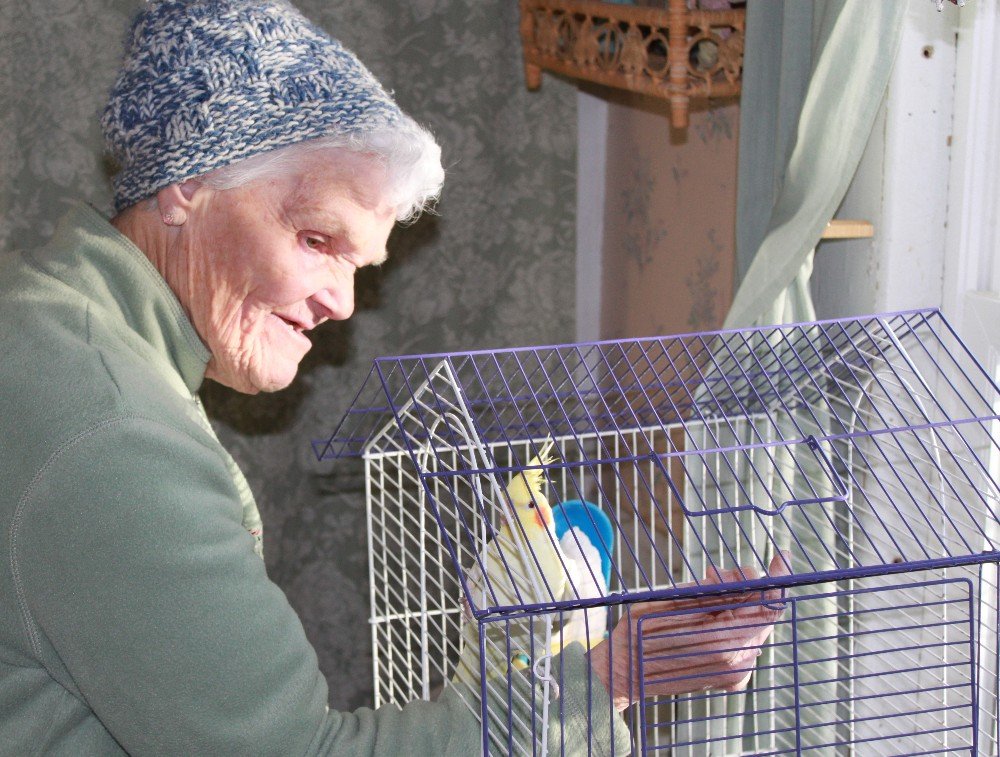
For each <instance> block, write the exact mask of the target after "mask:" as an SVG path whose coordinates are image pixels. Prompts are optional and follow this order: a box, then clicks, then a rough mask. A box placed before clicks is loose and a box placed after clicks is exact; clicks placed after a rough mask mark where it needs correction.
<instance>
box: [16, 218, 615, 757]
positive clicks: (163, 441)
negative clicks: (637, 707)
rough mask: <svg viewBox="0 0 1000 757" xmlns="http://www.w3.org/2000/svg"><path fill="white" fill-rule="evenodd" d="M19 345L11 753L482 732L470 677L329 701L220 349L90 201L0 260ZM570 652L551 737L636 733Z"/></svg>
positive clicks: (468, 740) (413, 748)
mask: <svg viewBox="0 0 1000 757" xmlns="http://www.w3.org/2000/svg"><path fill="white" fill-rule="evenodd" d="M0 355H2V360H0V386H2V387H3V388H2V392H0V526H2V528H3V534H4V536H5V539H6V541H5V550H6V557H7V559H6V560H4V562H3V566H2V568H0V754H12V755H14V754H16V755H24V754H35V753H40V754H66V755H91V754H115V753H120V752H122V751H124V752H128V753H132V754H164V755H194V754H211V755H226V754H239V755H251V754H253V755H257V754H260V755H266V754H274V755H299V754H351V755H354V754H382V755H399V754H411V755H438V754H449V755H450V754H454V755H469V754H476V753H478V752H479V751H480V750H481V743H482V741H481V739H482V736H481V729H480V726H479V723H478V722H477V719H476V718H475V717H474V716H473V715H472V713H471V711H470V709H469V708H468V707H467V706H466V705H465V703H464V702H463V701H462V699H461V696H460V695H461V693H462V692H460V691H459V690H458V689H457V688H456V687H449V688H446V689H445V691H444V693H443V694H442V696H441V697H440V699H439V700H438V701H437V702H433V703H431V702H416V703H412V704H410V705H407V706H406V707H403V708H402V709H399V708H395V707H383V708H381V709H379V710H377V711H372V710H368V709H362V710H358V711H356V712H353V713H342V712H335V711H330V710H329V709H328V707H327V704H326V702H327V682H326V681H325V680H324V678H323V676H322V675H321V674H320V671H319V668H318V667H317V663H316V656H315V653H314V652H313V649H312V647H311V646H310V644H309V642H308V641H307V640H306V637H305V635H304V633H303V630H302V626H301V624H300V622H299V619H298V617H297V616H296V614H295V612H294V611H293V610H292V608H291V607H290V606H289V604H288V602H287V601H286V599H285V596H284V594H283V593H282V592H281V590H280V589H279V588H278V587H277V586H276V585H275V584H273V583H272V582H271V581H270V580H268V578H267V575H266V574H265V570H264V563H263V561H262V560H261V559H260V558H259V557H258V555H257V554H256V553H255V551H254V547H255V544H254V539H253V537H252V536H251V535H250V533H249V532H248V531H247V529H246V528H245V527H244V525H243V505H244V504H245V496H244V497H243V499H242V500H241V491H240V486H241V481H239V480H234V476H233V472H232V470H231V467H232V460H231V458H229V456H228V455H227V454H226V452H225V450H223V449H222V447H221V446H220V445H219V443H218V441H217V440H216V439H215V437H214V435H213V434H212V433H211V429H210V428H209V427H207V426H206V424H205V421H204V416H203V413H202V411H201V409H200V407H199V405H198V402H197V397H196V394H195V392H196V391H197V390H198V388H199V386H200V385H201V383H202V379H203V377H204V372H205V365H206V362H207V360H208V357H209V353H208V351H207V350H206V348H205V346H204V345H203V344H202V342H201V341H200V340H199V338H198V336H197V334H196V333H195V331H194V329H193V328H192V326H191V324H190V322H189V321H188V319H187V317H186V316H185V314H184V312H183V310H182V309H181V307H180V304H179V303H178V301H177V299H176V298H175V296H174V295H173V293H172V292H171V291H170V290H169V288H168V287H167V285H166V283H165V282H164V281H163V279H162V278H161V277H160V276H159V274H158V273H157V272H156V270H155V269H154V268H153V267H152V265H151V264H150V263H149V262H148V260H147V259H146V258H145V257H144V256H143V254H142V253H141V252H140V251H139V250H138V249H137V248H136V247H135V246H134V245H132V244H131V243H130V242H129V241H128V240H127V239H126V238H125V237H123V236H121V235H120V234H118V232H117V231H116V230H115V229H114V228H113V227H112V226H111V225H110V224H109V223H108V222H107V221H106V220H105V219H104V218H102V217H101V216H100V215H99V214H98V213H96V212H95V211H93V210H92V209H90V208H89V207H87V206H84V205H80V206H76V207H74V208H73V209H72V211H71V212H70V213H69V214H68V215H67V216H66V218H64V219H63V221H62V223H61V224H60V226H59V228H58V230H57V232H56V234H55V236H54V237H53V239H52V241H51V242H50V243H49V244H48V245H47V246H46V247H45V248H43V249H42V250H41V251H40V252H38V253H37V254H31V255H27V254H25V255H16V256H7V257H6V258H5V259H4V260H3V262H2V264H0ZM237 478H238V477H237ZM244 494H245V493H244ZM358 622H363V619H359V620H358ZM554 665H556V666H562V670H563V685H562V690H561V697H560V701H559V702H558V703H557V709H558V711H559V712H560V713H561V714H562V723H561V725H562V728H561V729H560V728H559V724H555V726H554V730H553V731H552V733H551V735H550V740H553V742H554V743H556V744H558V743H559V742H560V740H563V739H564V741H563V745H564V746H565V751H566V753H567V754H572V753H574V752H578V751H581V750H585V749H586V741H587V737H588V733H589V737H590V739H591V747H592V748H594V749H595V750H596V752H595V753H598V754H600V753H607V752H609V751H611V749H610V747H611V744H612V743H616V744H617V745H618V748H619V749H621V748H623V747H627V733H626V732H625V728H624V726H623V725H622V724H621V721H620V720H618V719H617V718H614V719H612V718H611V716H610V707H609V700H608V695H607V692H605V691H604V690H603V688H602V687H601V685H600V683H598V682H597V681H596V680H593V679H590V680H588V675H587V673H588V666H587V663H586V660H585V658H584V656H583V652H582V649H580V648H579V647H578V646H577V647H575V648H569V649H567V650H565V651H564V652H563V654H562V655H561V658H560V659H557V660H555V661H554ZM556 669H559V668H558V667H557V668H556ZM334 685H335V682H334ZM518 685H526V684H521V683H520V682H519V683H518ZM466 693H467V694H468V692H466ZM588 703H589V706H588ZM554 720H555V719H554ZM588 722H589V723H590V727H589V728H587V723H588ZM612 723H614V724H615V725H614V731H615V733H614V735H612V734H611V732H610V731H611V728H612ZM491 751H493V750H491ZM556 751H559V750H558V748H557V749H556ZM616 751H617V750H616Z"/></svg>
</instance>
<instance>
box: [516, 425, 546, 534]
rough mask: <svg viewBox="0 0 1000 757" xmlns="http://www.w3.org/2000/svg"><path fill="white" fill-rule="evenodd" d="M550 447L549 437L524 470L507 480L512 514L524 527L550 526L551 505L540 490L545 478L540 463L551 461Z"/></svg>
mask: <svg viewBox="0 0 1000 757" xmlns="http://www.w3.org/2000/svg"><path fill="white" fill-rule="evenodd" d="M551 449H552V440H551V439H550V440H549V441H548V442H546V443H545V445H544V446H543V447H542V449H541V450H540V451H539V453H538V454H537V455H535V456H534V457H533V458H531V459H530V460H529V461H528V464H527V465H526V466H525V470H522V471H518V472H517V473H515V474H514V475H513V476H511V478H510V481H508V482H507V496H508V497H510V503H511V505H513V506H514V514H515V515H516V516H517V519H518V520H519V521H520V522H521V525H522V526H523V527H524V528H525V529H526V530H529V529H532V528H544V529H551V528H552V507H551V506H550V505H549V501H548V499H546V497H545V494H544V493H543V492H542V486H543V485H544V481H545V478H544V476H543V475H542V473H543V471H542V469H541V467H537V466H542V465H548V464H549V463H551V462H552V457H551V456H550V455H549V451H550V450H551Z"/></svg>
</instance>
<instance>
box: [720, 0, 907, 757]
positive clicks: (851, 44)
mask: <svg viewBox="0 0 1000 757" xmlns="http://www.w3.org/2000/svg"><path fill="white" fill-rule="evenodd" d="M905 11H906V3H901V2H895V1H893V0H874V1H873V0H817V2H814V3H803V2H798V1H796V0H790V1H789V2H784V1H781V2H779V1H778V0H756V2H754V1H753V0H752V1H751V2H750V3H749V5H748V10H747V13H748V18H747V35H748V36H747V58H746V61H745V64H746V65H745V69H744V90H743V96H742V103H741V115H740V121H741V126H740V166H739V168H740V176H739V190H738V191H739V198H738V219H737V245H738V260H739V265H738V270H739V275H740V276H741V283H740V285H739V288H738V290H737V293H736V296H735V298H734V301H733V305H732V308H731V309H730V311H729V314H728V316H727V317H726V321H725V326H726V328H735V327H742V326H752V325H771V324H783V323H794V322H803V321H812V320H815V318H816V314H815V309H814V307H813V303H812V298H811V295H810V290H809V278H810V275H811V274H812V263H813V251H814V249H815V247H816V245H817V243H818V242H819V239H820V235H821V234H822V231H823V229H824V227H825V226H826V224H827V222H828V221H829V220H830V219H831V218H833V216H834V213H835V211H836V209H837V207H838V206H839V205H840V203H841V201H842V200H843V197H844V194H845V193H846V191H847V188H848V186H849V185H850V182H851V179H852V178H853V176H854V173H855V171H856V170H857V166H858V163H859V161H860V159H861V155H862V153H863V151H864V148H865V145H866V143H867V141H868V137H869V134H870V133H871V129H872V125H873V124H874V121H875V117H876V114H877V113H878V110H879V107H880V105H881V102H882V99H883V97H884V95H885V91H886V86H887V84H888V81H889V75H890V72H891V70H892V64H893V60H894V58H895V53H896V50H897V48H898V43H899V38H900V35H901V31H902V21H903V15H904V13H905ZM775 424H776V427H777V432H778V433H779V434H780V435H781V436H782V437H784V438H786V439H790V438H801V437H802V436H803V435H805V434H812V433H816V434H817V435H822V434H823V433H824V426H826V425H827V424H826V423H825V422H824V417H823V415H822V410H821V409H819V408H816V407H813V408H812V409H811V411H810V412H803V413H799V412H794V413H790V414H789V413H786V414H784V416H781V415H779V416H778V417H776V418H775ZM744 441H751V440H750V439H747V440H744ZM792 454H794V453H793V452H792V450H791V449H780V450H778V451H777V452H776V453H775V454H774V455H773V459H768V457H767V455H766V454H764V453H761V454H759V455H758V454H756V453H755V454H754V456H755V458H756V459H755V462H759V463H760V466H761V469H766V468H767V467H771V468H773V469H780V471H781V473H782V474H783V475H782V476H779V477H778V479H773V478H772V481H776V480H789V481H794V480H795V478H796V476H800V477H801V476H805V477H808V478H809V479H811V480H812V481H813V482H816V481H820V480H822V479H823V476H822V475H821V471H819V470H816V468H817V466H818V463H817V462H816V460H815V458H811V457H808V456H806V457H801V456H800V457H799V458H798V459H797V460H795V461H793V460H792ZM788 524H789V528H790V529H793V530H794V531H795V533H796V535H797V536H798V538H799V541H800V543H801V546H798V545H791V539H790V536H789V531H788V530H787V529H786V528H785V527H784V526H783V524H782V523H781V522H779V521H778V519H775V526H774V530H775V532H777V542H778V543H779V544H782V545H783V546H784V545H790V546H793V547H794V548H793V550H792V552H793V566H792V568H793V570H807V571H808V570H809V568H808V566H805V565H803V564H802V562H804V559H805V558H804V557H803V556H804V555H810V556H812V555H822V554H823V553H824V550H825V549H826V547H828V546H829V545H833V544H834V543H835V542H836V535H835V533H834V528H833V525H832V524H831V523H830V521H829V519H828V518H824V517H819V516H818V515H816V514H815V513H811V512H810V511H808V510H806V508H792V510H791V511H790V513H789V514H788ZM766 543H767V541H766V540H763V539H762V541H761V544H762V546H763V545H764V544H766ZM796 554H797V555H799V562H800V564H799V565H797V566H796V565H795V564H794V563H795V555H796ZM827 588H829V587H824V586H817V587H814V589H815V591H816V592H817V593H818V592H822V591H824V590H825V589H827ZM813 613H815V615H816V616H817V617H815V618H814V619H805V618H801V619H800V620H799V622H797V624H796V634H797V637H798V638H799V639H800V640H804V641H801V643H802V644H803V645H808V644H811V647H810V648H809V649H808V651H807V653H806V654H807V656H808V658H811V659H827V660H830V662H829V663H826V664H819V665H815V664H814V665H810V666H807V667H806V668H803V669H801V670H800V671H799V678H798V681H797V684H796V688H797V690H798V697H799V705H800V710H799V713H798V714H796V711H795V709H794V708H792V707H791V706H790V705H791V704H792V702H781V701H775V702H771V703H770V705H771V706H772V707H773V706H775V705H777V712H776V713H775V714H774V716H773V719H771V721H770V723H769V724H768V726H769V729H772V730H773V732H774V733H776V734H784V736H781V735H779V736H778V737H777V740H778V742H779V743H781V742H782V741H784V740H786V739H788V740H792V743H794V739H795V738H796V736H797V737H798V739H799V746H800V747H801V748H809V747H812V748H818V749H820V750H822V749H823V748H829V745H831V744H834V743H837V742H842V741H843V740H844V739H845V738H846V737H847V734H843V733H839V732H838V729H839V728H840V726H837V725H836V724H837V722H838V715H837V705H836V703H837V701H838V700H839V699H840V698H841V694H842V692H841V691H840V690H839V687H840V684H838V680H840V679H841V678H843V676H842V675H841V672H840V671H839V669H838V665H837V663H836V662H835V659H836V657H837V636H838V633H839V629H838V620H837V617H838V614H839V613H838V606H837V601H836V600H834V599H831V600H829V601H828V602H826V603H825V606H822V607H818V606H817V605H815V604H814V605H813V606H812V607H811V614H813ZM786 635H788V634H787V633H786ZM810 639H813V640H819V641H813V642H809V641H808V640H810ZM779 640H780V639H779ZM803 651H805V650H804V649H801V648H800V649H799V652H800V653H802V652H803ZM790 655H791V649H790V648H789V647H779V648H778V650H777V652H776V653H775V654H767V655H765V656H764V657H762V658H761V669H762V670H775V669H776V670H778V671H781V670H782V669H783V668H786V667H787V666H789V665H790V663H791V660H790ZM773 675H774V674H768V675H762V676H760V678H761V679H767V680H761V681H760V684H761V687H762V688H764V689H765V690H766V688H767V684H768V683H771V684H773V683H774V682H775V681H774V679H773V677H772V676H773ZM787 692H788V690H787V689H782V691H781V692H779V694H778V695H777V697H778V699H780V697H781V696H785V695H786V694H787ZM766 698H767V697H765V699H766ZM762 705H764V706H765V707H766V704H765V702H764V700H763V699H761V698H760V696H759V695H756V694H753V693H751V694H750V695H749V696H748V697H747V698H746V701H745V702H742V703H740V702H737V701H735V700H732V699H731V700H730V701H729V702H728V706H727V708H726V709H727V710H728V715H729V717H728V718H725V720H726V721H728V722H726V728H725V730H726V731H727V732H728V733H727V735H728V736H729V738H730V739H731V738H732V736H733V735H734V734H735V733H739V732H740V730H741V727H742V730H743V732H744V733H747V732H749V731H753V730H758V729H759V728H760V726H761V724H760V723H756V724H752V723H745V724H744V723H742V721H743V718H744V715H743V714H742V713H743V712H747V711H753V710H756V709H759V708H760V707H761V706H762ZM722 714H723V713H721V712H714V713H712V715H714V716H715V717H719V716H721V715H722ZM726 743H728V744H734V741H732V740H730V741H727V742H726ZM735 743H739V741H738V740H737V741H736V742H735ZM742 746H743V749H749V750H751V751H754V750H756V749H760V748H765V747H766V746H767V745H766V744H763V743H750V742H749V741H747V740H744V742H743V745H742ZM783 746H788V744H787V743H786V744H783ZM727 751H728V750H727Z"/></svg>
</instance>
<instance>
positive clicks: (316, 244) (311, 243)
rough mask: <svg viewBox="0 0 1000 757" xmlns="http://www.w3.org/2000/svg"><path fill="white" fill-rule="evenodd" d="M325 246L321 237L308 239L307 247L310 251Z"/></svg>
mask: <svg viewBox="0 0 1000 757" xmlns="http://www.w3.org/2000/svg"><path fill="white" fill-rule="evenodd" d="M322 246H323V240H322V239H320V238H319V237H306V247H308V248H309V249H310V250H318V249H319V248H320V247H322Z"/></svg>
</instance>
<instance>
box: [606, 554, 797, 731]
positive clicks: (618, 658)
mask: <svg viewBox="0 0 1000 757" xmlns="http://www.w3.org/2000/svg"><path fill="white" fill-rule="evenodd" d="M787 564H788V556H787V555H784V556H783V555H776V556H775V558H774V559H773V560H772V561H771V565H770V567H769V568H768V574H769V575H770V576H772V577H777V576H784V575H788V569H787ZM756 577H757V575H756V573H755V572H754V571H753V570H751V569H749V568H744V569H743V574H742V575H741V574H740V572H739V571H737V570H724V571H721V573H716V574H715V575H713V576H711V577H710V578H709V579H707V580H706V581H703V582H702V586H704V585H705V584H711V583H722V584H724V583H734V582H739V581H742V580H752V579H754V578H756ZM689 585H690V584H689ZM780 594H781V593H780V592H779V591H777V590H769V591H767V592H763V593H762V592H759V591H756V592H745V593H742V594H739V595H735V596H734V595H732V594H729V595H723V596H721V597H720V596H715V597H698V598H695V599H678V600H666V601H663V602H646V603H642V604H636V605H633V606H632V607H631V608H630V615H631V618H630V617H629V615H626V616H623V617H622V619H621V620H620V621H619V622H618V625H616V626H615V629H614V631H612V632H611V636H610V637H609V638H608V639H606V640H604V641H602V642H601V643H600V644H598V645H597V646H595V647H594V648H593V649H592V650H590V652H589V657H590V667H591V670H593V672H594V675H595V676H596V677H597V678H599V679H600V680H601V681H602V682H603V683H604V685H605V687H606V688H607V690H608V691H609V692H610V693H611V699H612V701H613V702H614V704H615V708H616V709H617V710H618V711H619V712H621V711H622V710H624V709H625V708H626V707H628V706H629V705H631V704H632V703H634V702H636V701H637V700H638V699H639V666H638V658H639V656H638V653H637V650H638V649H639V646H640V644H641V645H642V650H643V658H644V661H645V662H644V665H643V673H644V675H645V694H646V696H665V695H670V694H687V693H690V692H693V691H707V690H709V689H720V690H723V691H737V690H739V689H742V688H744V687H745V686H746V685H747V682H748V681H749V680H750V676H751V674H752V673H753V671H754V668H755V667H756V660H757V657H758V655H759V654H760V649H761V646H762V645H763V644H764V643H765V642H766V641H767V639H768V637H769V636H770V635H771V631H772V629H773V627H774V623H775V622H777V621H778V620H779V619H780V618H781V615H782V613H783V611H784V608H783V606H782V605H781V598H780ZM720 607H726V608H728V609H712V608H720ZM699 608H705V609H704V611H700V612H699V611H697V610H698V609H699ZM681 610H690V611H691V612H677V611H681ZM660 612H677V614H675V615H667V616H664V617H660V618H656V619H651V620H650V621H648V622H647V621H644V622H643V626H642V634H643V638H642V640H640V639H639V636H638V634H639V624H638V623H637V622H636V621H637V620H638V619H639V618H641V617H642V616H644V615H648V614H651V613H660ZM629 660H631V665H629ZM630 668H631V670H630Z"/></svg>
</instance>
